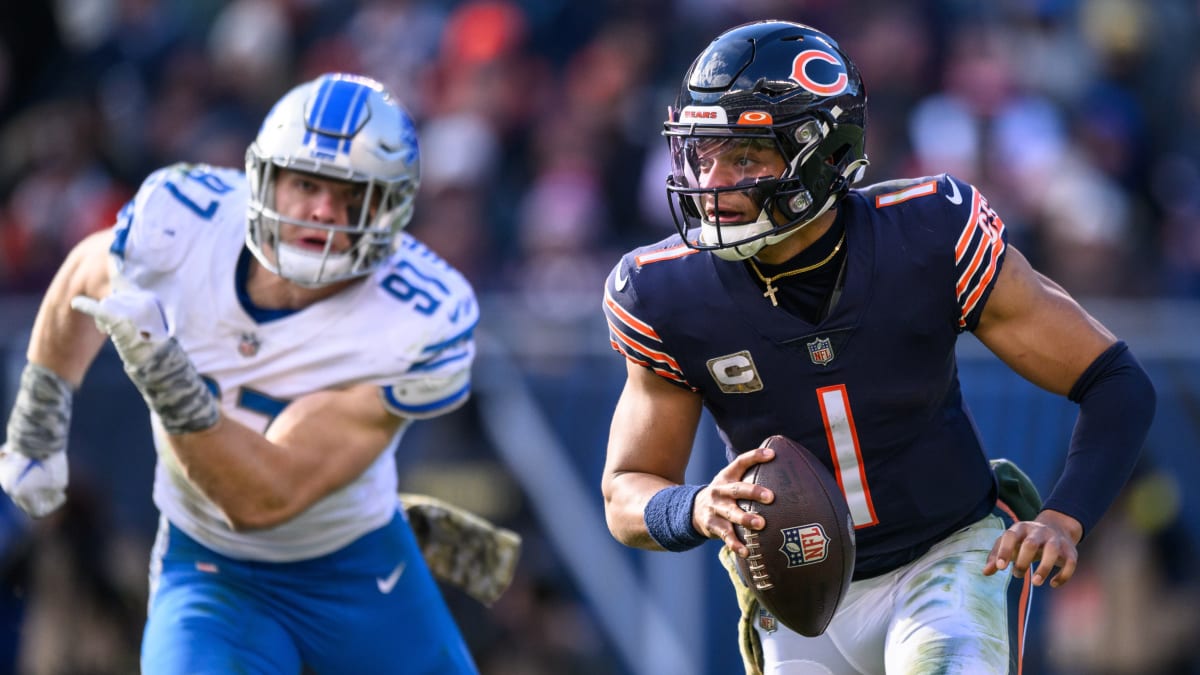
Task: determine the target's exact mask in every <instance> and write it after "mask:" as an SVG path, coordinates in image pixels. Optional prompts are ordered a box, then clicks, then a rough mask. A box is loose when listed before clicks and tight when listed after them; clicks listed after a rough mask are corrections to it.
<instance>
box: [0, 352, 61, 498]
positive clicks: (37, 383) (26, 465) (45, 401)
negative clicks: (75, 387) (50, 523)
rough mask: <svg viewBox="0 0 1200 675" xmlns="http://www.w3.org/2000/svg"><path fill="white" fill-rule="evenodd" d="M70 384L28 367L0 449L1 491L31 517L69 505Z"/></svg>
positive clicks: (43, 369) (37, 367) (32, 365)
mask: <svg viewBox="0 0 1200 675" xmlns="http://www.w3.org/2000/svg"><path fill="white" fill-rule="evenodd" d="M72 397H73V391H72V389H71V385H70V384H69V383H68V382H67V381H66V380H64V379H63V378H62V377H61V376H60V375H59V374H58V373H56V372H55V371H53V370H51V369H50V368H47V367H45V366H42V365H39V364H37V363H32V362H30V363H26V364H25V369H24V370H22V371H21V383H20V385H19V386H18V387H17V397H16V400H15V401H14V402H13V408H12V413H11V414H10V415H9V418H8V427H7V435H8V440H7V441H5V443H4V444H3V445H0V488H3V489H4V491H5V492H7V493H8V495H9V496H10V497H12V500H13V501H14V502H16V504H17V505H18V506H20V507H21V508H22V509H24V511H25V512H26V513H28V514H29V515H31V516H33V517H35V518H40V517H42V516H44V515H46V514H48V513H50V512H51V511H53V510H54V509H57V508H58V507H59V506H61V505H62V503H63V501H65V500H66V488H67V432H68V430H69V429H70V426H71V399H72Z"/></svg>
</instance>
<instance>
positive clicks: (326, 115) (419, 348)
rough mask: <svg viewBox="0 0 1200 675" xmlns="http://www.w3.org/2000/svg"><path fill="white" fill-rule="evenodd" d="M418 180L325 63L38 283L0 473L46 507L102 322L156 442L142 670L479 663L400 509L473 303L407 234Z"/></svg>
mask: <svg viewBox="0 0 1200 675" xmlns="http://www.w3.org/2000/svg"><path fill="white" fill-rule="evenodd" d="M419 175H420V174H419V152H418V145H417V137H416V130H415V127H414V124H413V121H412V119H410V117H409V116H408V114H407V113H406V112H405V111H404V109H403V108H402V107H401V106H400V105H399V104H398V103H397V102H396V100H395V99H394V98H393V97H392V96H391V95H390V94H389V93H388V92H387V91H386V90H385V89H384V88H383V87H382V85H380V84H379V83H378V82H375V81H374V80H370V79H368V78H363V77H358V76H353V75H345V74H329V75H323V76H321V77H319V78H317V79H315V80H313V81H311V82H308V83H305V84H303V85H300V86H298V87H296V88H295V89H293V90H292V91H290V92H289V93H287V94H286V95H285V96H283V97H282V98H281V99H280V100H279V101H278V102H277V103H276V104H275V106H274V108H273V109H272V110H271V112H270V113H269V114H268V115H267V117H266V119H265V120H264V122H263V125H262V128H261V130H260V131H259V134H258V137H257V138H256V139H255V141H254V142H253V144H252V145H251V146H250V148H249V150H248V152H247V154H246V172H245V173H244V174H243V173H241V172H239V171H235V170H232V169H219V168H213V167H209V166H185V165H176V166H171V167H168V168H165V169H162V170H159V171H157V172H156V173H154V174H152V175H151V176H150V177H149V178H147V179H146V181H145V183H144V184H143V185H142V186H141V189H140V190H139V191H138V193H137V195H136V196H135V197H134V199H133V200H132V201H131V202H130V203H129V204H128V205H126V207H125V208H124V209H123V210H122V211H121V213H120V215H119V217H118V221H117V223H116V225H115V226H114V227H113V228H111V229H109V230H107V231H104V232H101V233H97V234H96V235H93V236H91V237H89V238H88V239H86V240H85V241H83V242H82V243H81V244H79V245H78V246H77V247H76V248H75V249H74V251H73V252H72V253H71V254H70V256H69V258H68V259H67V261H66V262H65V263H64V265H63V267H62V269H61V270H60V271H59V273H58V275H57V276H56V277H55V279H54V281H53V282H52V284H51V286H50V288H49V290H48V292H47V294H46V297H45V299H44V302H43V304H42V306H41V309H40V311H39V314H38V317H37V320H36V322H35V325H34V329H33V334H32V338H31V344H30V347H29V352H28V357H29V363H28V365H27V366H26V368H25V370H24V372H23V374H22V377H21V385H20V390H19V392H18V395H17V400H16V404H15V407H14V409H13V411H12V414H11V417H10V421H9V426H8V442H7V447H6V448H5V449H4V452H3V454H2V455H0V484H2V485H3V488H4V489H5V491H6V492H8V494H9V495H11V496H12V497H13V499H14V500H15V501H16V502H17V503H18V504H20V505H21V506H22V507H23V508H24V509H25V510H26V511H27V512H29V513H30V514H32V515H34V516H41V515H44V514H46V513H48V512H50V511H52V510H54V509H55V508H56V507H57V506H58V505H59V504H61V502H62V501H63V499H64V495H63V489H64V488H65V486H66V483H67V460H66V454H65V446H66V438H67V428H68V420H69V417H70V413H71V394H72V391H73V390H74V389H75V388H77V387H78V386H79V384H80V382H81V380H82V379H83V376H84V373H85V371H86V370H87V368H88V366H89V364H90V363H91V362H92V360H93V358H94V357H95V355H96V353H97V351H98V350H99V349H100V347H101V345H102V344H103V341H104V339H105V338H106V337H111V339H112V342H113V344H114V345H115V346H116V348H117V351H118V353H119V355H120V357H121V359H122V360H123V361H124V364H125V369H126V372H127V373H128V375H129V377H130V379H131V380H132V381H133V382H134V384H135V385H137V387H138V389H139V390H140V391H141V393H142V395H143V397H144V398H145V400H146V402H147V404H148V406H149V408H150V410H151V412H152V415H151V417H152V422H153V428H154V432H155V444H156V446H157V450H158V463H157V468H156V476H155V483H154V501H155V504H156V505H157V507H158V508H159V510H160V511H161V521H160V523H161V525H160V529H159V533H158V538H157V541H156V543H155V548H154V554H153V560H152V562H151V586H150V588H151V596H150V606H149V617H148V620H147V624H146V628H145V634H144V637H143V644H142V654H141V665H142V670H143V671H144V672H147V673H232V672H255V673H292V674H294V673H299V672H301V669H302V668H307V669H309V670H312V671H315V672H321V673H356V674H357V673H439V674H440V673H473V672H475V666H474V664H473V662H472V659H471V657H470V655H469V654H468V652H467V649H466V646H465V643H464V641H463V639H462V637H461V635H460V633H459V631H458V628H457V627H456V625H455V624H454V621H453V619H452V617H451V615H450V613H449V611H448V609H447V607H446V605H445V603H444V601H443V599H442V597H441V595H440V593H439V591H438V588H437V586H436V585H435V583H434V581H433V579H432V577H431V576H430V572H429V569H428V568H427V566H426V565H425V563H424V562H423V560H422V558H421V555H420V552H419V550H418V548H417V544H416V542H415V540H414V536H413V532H412V530H411V528H410V527H409V525H408V523H407V522H406V520H405V518H404V517H403V515H401V512H400V511H398V509H397V499H396V488H397V476H396V463H395V457H394V452H395V451H396V448H397V445H398V443H399V440H400V437H401V435H402V433H403V431H404V429H405V428H406V426H407V425H408V424H409V421H410V420H414V419H421V418H427V417H432V416H435V415H441V414H444V413H446V412H448V411H451V410H453V409H455V408H456V407H458V406H459V405H461V404H462V403H463V402H464V401H465V400H466V398H467V396H468V392H469V387H470V365H471V363H472V360H473V356H474V351H475V348H474V343H473V338H472V334H473V329H474V327H475V324H476V322H477V319H478V312H477V306H476V302H475V297H474V294H473V292H472V289H471V287H470V286H469V284H468V283H467V282H466V281H465V280H464V279H463V277H462V276H460V275H459V274H458V273H457V272H456V271H455V270H454V269H452V268H450V267H449V266H448V265H447V264H446V263H445V262H443V261H442V260H441V259H439V258H438V257H437V256H435V255H434V254H433V253H431V252H430V251H429V250H428V249H426V248H425V247H424V246H423V245H421V244H420V243H419V242H417V241H416V240H414V239H413V238H411V237H410V236H409V235H407V234H406V233H404V232H403V229H404V227H405V226H406V225H407V224H408V222H409V219H410V217H411V213H412V204H413V197H414V194H415V192H416V190H417V187H418V182H419ZM72 308H74V310H73V309H72ZM75 310H78V311H75ZM97 326H98V327H99V328H100V331H97V330H96V328H97ZM106 334H107V335H106Z"/></svg>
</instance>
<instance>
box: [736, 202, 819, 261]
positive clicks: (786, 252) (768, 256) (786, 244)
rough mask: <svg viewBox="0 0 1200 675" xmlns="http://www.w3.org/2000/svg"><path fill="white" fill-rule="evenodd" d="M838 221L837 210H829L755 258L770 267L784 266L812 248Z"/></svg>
mask: <svg viewBox="0 0 1200 675" xmlns="http://www.w3.org/2000/svg"><path fill="white" fill-rule="evenodd" d="M836 219H837V209H836V208H832V209H829V210H828V211H826V212H825V213H822V214H821V215H820V216H818V217H817V219H816V220H814V221H812V222H811V223H809V224H807V225H805V226H804V227H801V228H800V230H799V231H798V232H796V233H795V234H793V235H791V236H790V237H788V238H786V239H784V240H783V241H781V242H779V243H778V244H772V245H770V246H765V247H763V249H762V250H761V251H759V252H758V255H756V256H754V259H755V260H758V261H759V262H763V263H766V264H768V265H782V264H783V263H785V262H787V261H789V260H791V259H792V258H795V257H796V256H798V255H800V253H801V252H802V251H804V250H805V249H807V248H808V247H809V246H812V245H813V242H815V241H817V240H818V239H820V238H821V235H823V234H825V233H826V232H828V231H829V228H830V227H832V226H833V221H834V220H836Z"/></svg>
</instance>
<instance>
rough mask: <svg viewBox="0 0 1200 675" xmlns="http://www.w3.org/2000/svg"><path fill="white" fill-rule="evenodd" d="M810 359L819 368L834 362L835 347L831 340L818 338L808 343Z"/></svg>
mask: <svg viewBox="0 0 1200 675" xmlns="http://www.w3.org/2000/svg"><path fill="white" fill-rule="evenodd" d="M808 357H809V358H810V359H812V362H813V363H815V364H817V365H818V366H823V365H825V364H827V363H829V362H830V361H832V360H833V345H832V344H831V343H830V342H829V338H817V339H816V340H813V341H812V342H809V343H808Z"/></svg>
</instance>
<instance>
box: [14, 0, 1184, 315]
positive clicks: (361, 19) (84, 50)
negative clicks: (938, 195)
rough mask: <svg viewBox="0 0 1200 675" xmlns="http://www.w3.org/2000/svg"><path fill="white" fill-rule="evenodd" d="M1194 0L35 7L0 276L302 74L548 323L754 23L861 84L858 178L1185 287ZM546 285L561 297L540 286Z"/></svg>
mask: <svg viewBox="0 0 1200 675" xmlns="http://www.w3.org/2000/svg"><path fill="white" fill-rule="evenodd" d="M1197 5H1198V3H1197V2H1195V0H1156V1H1155V2H1140V1H1137V0H1089V1H1086V2H1085V1H1082V0H1004V1H1003V2H991V1H987V0H921V1H917V2H905V3H897V2H890V1H887V0H855V1H853V2H845V1H842V0H594V1H592V2H570V1H569V0H461V1H453V0H358V1H356V2H340V1H334V0H232V1H228V2H226V1H222V0H87V1H86V2H70V1H68V0H59V1H55V2H46V3H4V8H3V9H0V291H8V292H22V291H33V292H36V291H40V290H41V289H43V288H44V287H45V285H46V282H47V277H48V275H49V274H51V273H52V271H53V270H54V269H55V267H56V263H57V262H58V261H59V259H61V258H62V257H63V254H64V252H65V251H66V250H67V249H68V248H69V247H70V246H71V245H72V244H73V243H74V242H75V241H77V240H78V239H80V238H81V237H82V236H84V235H85V234H86V233H88V232H90V231H92V230H95V229H97V228H102V227H105V226H107V225H108V224H109V223H110V222H111V221H112V219H113V214H114V213H115V211H116V210H117V209H118V208H119V207H120V205H121V204H122V203H123V202H124V201H125V200H126V199H127V198H129V196H130V195H131V193H132V192H133V191H134V190H135V189H136V187H137V185H138V184H139V183H140V181H141V179H142V178H143V177H144V176H145V175H146V174H147V173H149V172H150V171H151V170H153V169H155V168H157V167H159V166H162V165H164V164H168V163H172V162H176V161H181V160H186V161H192V162H208V163H213V164H219V165H232V166H242V164H243V153H244V150H245V147H246V145H247V143H248V141H249V140H250V139H251V138H252V137H253V135H254V134H255V132H256V131H257V125H258V123H259V121H260V120H261V118H262V116H263V115H264V114H265V112H266V109H267V107H268V106H269V105H270V103H271V102H272V101H274V100H275V99H276V98H277V97H278V96H279V95H280V94H282V93H283V92H284V91H286V90H287V89H288V88H289V87H290V86H292V85H294V84H295V83H297V82H299V81H302V80H305V79H308V78H310V77H312V76H314V75H316V74H318V73H320V72H324V71H332V70H344V71H357V72H362V73H366V74H369V75H372V76H374V77H376V78H378V79H380V80H382V81H383V82H385V83H386V84H388V85H389V86H390V87H391V88H392V90H393V91H394V92H396V94H397V95H398V97H399V98H400V99H401V100H402V102H403V103H404V104H405V105H406V106H407V107H408V108H409V109H410V111H411V112H412V113H413V114H414V116H415V117H416V119H417V120H418V122H419V125H420V127H421V140H422V144H423V153H422V163H423V169H424V183H423V186H422V190H421V201H422V203H421V205H420V206H419V208H418V209H417V218H416V221H415V222H414V224H413V226H412V229H413V230H414V231H416V232H417V233H418V234H419V235H420V236H421V237H423V238H424V239H426V240H427V241H428V243H430V244H431V245H432V247H433V248H434V249H435V250H437V251H439V252H441V253H442V254H443V255H444V256H445V257H446V258H448V259H449V260H451V262H453V263H455V264H457V265H459V266H460V267H461V268H462V269H463V270H464V271H465V272H466V273H467V275H468V277H470V278H471V280H472V281H473V282H475V283H476V284H477V285H478V286H479V287H480V288H481V289H483V290H485V291H486V290H493V289H496V290H516V291H519V292H522V293H525V294H528V297H529V300H530V304H531V306H535V307H539V308H541V309H542V310H544V311H545V312H546V313H547V314H549V315H552V316H562V315H563V314H564V313H565V314H566V315H568V316H569V315H571V314H573V313H576V312H591V311H592V310H593V309H594V308H592V307H581V306H579V303H575V302H570V301H563V300H561V298H563V297H568V296H569V292H570V291H572V290H576V289H583V290H588V291H591V290H593V289H595V288H597V285H598V284H599V283H601V280H602V278H603V275H604V274H605V272H606V271H607V269H608V268H609V267H610V266H611V264H612V261H613V260H614V259H615V258H614V255H613V254H614V252H615V251H617V250H619V249H623V248H626V247H628V246H630V245H632V244H635V243H645V242H649V241H653V240H657V239H658V238H660V237H661V236H665V235H666V234H668V233H669V232H670V228H669V223H670V221H669V216H667V209H666V200H665V196H664V192H663V189H662V184H663V180H664V176H665V169H664V166H665V162H666V157H665V147H666V144H665V143H664V142H663V140H662V138H661V137H660V135H659V132H660V131H661V122H662V120H663V118H664V115H665V110H666V106H667V105H668V104H669V103H670V102H671V100H672V99H673V97H674V93H675V92H676V91H677V89H678V86H679V82H680V79H681V76H682V74H683V72H684V71H685V69H686V67H687V65H688V63H689V62H690V60H691V59H692V58H693V57H694V56H695V55H696V54H697V53H698V52H699V51H700V50H701V49H702V48H703V47H704V45H705V44H706V43H707V41H708V40H710V39H711V38H712V37H713V36H715V35H716V34H717V33H719V32H720V31H722V30H724V29H725V28H728V27H730V26H732V25H735V24H737V23H740V22H743V21H747V20H752V19H755V18H762V17H774V18H786V19H793V20H800V21H803V22H808V23H811V24H813V25H815V26H817V27H819V28H821V29H822V30H825V31H826V32H828V33H830V34H832V35H834V36H835V37H837V38H838V39H839V40H840V42H841V43H842V46H843V47H844V48H845V49H846V50H847V51H848V52H849V53H850V54H851V55H852V57H853V58H854V59H855V61H856V62H857V64H858V66H859V68H860V69H861V71H862V73H863V77H864V79H865V81H866V83H867V88H868V93H869V106H870V107H869V111H870V115H869V127H868V152H869V156H870V159H871V167H870V168H869V169H868V172H867V176H866V178H867V180H868V181H872V180H883V179H889V178H894V177H901V176H917V175H925V174H933V173H940V172H942V171H949V172H951V173H954V174H955V175H957V176H959V177H961V178H964V179H966V180H968V181H972V182H974V183H975V184H977V185H978V186H980V187H981V188H982V189H983V190H984V192H985V194H987V195H988V196H989V199H990V200H991V202H992V203H993V205H994V206H996V207H997V210H998V211H999V213H1000V214H1001V215H1002V217H1003V218H1004V219H1005V221H1006V223H1007V224H1008V226H1009V228H1010V231H1011V234H1012V236H1013V239H1014V241H1015V242H1016V243H1017V244H1018V246H1019V247H1021V248H1023V250H1025V251H1026V253H1027V254H1028V255H1029V256H1030V257H1031V258H1032V259H1033V260H1034V262H1035V263H1036V264H1039V265H1040V266H1041V268H1042V269H1043V270H1044V271H1046V272H1047V273H1048V274H1050V275H1051V276H1053V277H1055V278H1056V279H1058V280H1059V281H1060V282H1061V283H1062V284H1063V285H1064V286H1065V287H1067V288H1068V290H1071V291H1073V292H1075V293H1077V294H1080V295H1104V296H1116V297H1140V296H1149V295H1154V296H1187V297H1195V296H1197V295H1200V59H1197V48H1196V41H1195V40H1194V39H1193V38H1194V36H1195V35H1196V34H1198V33H1200V18H1198V9H1197ZM564 291H566V292H567V293H564Z"/></svg>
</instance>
